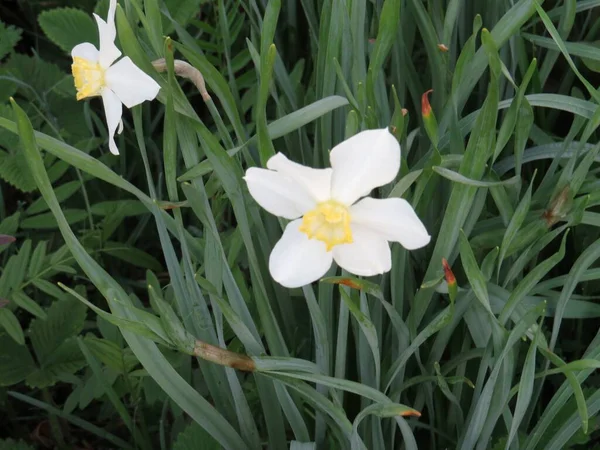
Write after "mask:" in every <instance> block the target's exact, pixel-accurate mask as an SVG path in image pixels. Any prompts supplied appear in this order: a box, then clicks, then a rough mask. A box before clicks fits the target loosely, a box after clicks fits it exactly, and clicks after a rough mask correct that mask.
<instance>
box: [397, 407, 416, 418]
mask: <svg viewBox="0 0 600 450" xmlns="http://www.w3.org/2000/svg"><path fill="white" fill-rule="evenodd" d="M400 415H401V416H402V417H408V416H413V417H421V413H420V412H419V411H417V410H416V409H409V410H406V411H402V412H401V413H400Z"/></svg>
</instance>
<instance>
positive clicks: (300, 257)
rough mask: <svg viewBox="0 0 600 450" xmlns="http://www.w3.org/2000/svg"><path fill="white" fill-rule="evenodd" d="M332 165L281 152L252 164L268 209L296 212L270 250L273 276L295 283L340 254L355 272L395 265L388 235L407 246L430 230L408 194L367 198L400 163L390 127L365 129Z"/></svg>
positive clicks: (249, 178)
mask: <svg viewBox="0 0 600 450" xmlns="http://www.w3.org/2000/svg"><path fill="white" fill-rule="evenodd" d="M330 161H331V168H330V169H312V168H310V167H306V166H303V165H301V164H297V163H294V162H292V161H290V160H288V159H287V158H286V157H285V156H284V155H282V154H281V153H278V154H276V155H275V156H273V157H272V158H271V159H269V161H268V162H267V169H259V168H250V169H248V171H247V172H246V176H245V177H244V179H245V180H246V183H247V184H248V189H249V191H250V194H251V195H252V197H254V199H255V200H256V201H257V202H258V204H259V205H261V206H262V207H263V208H264V209H266V210H267V211H269V212H270V213H271V214H274V215H276V216H280V217H284V218H286V219H291V220H292V222H290V223H289V224H288V225H287V227H286V228H285V231H284V232H283V236H282V237H281V239H280V240H279V242H278V243H277V244H276V245H275V248H274V249H273V251H272V253H271V256H270V258H269V270H270V272H271V275H272V276H273V278H274V279H275V280H276V281H277V282H278V283H280V284H282V285H283V286H286V287H289V288H292V287H300V286H304V285H306V284H309V283H311V282H313V281H315V280H318V279H319V278H321V277H322V276H323V275H324V274H325V273H326V272H327V270H328V269H329V268H330V267H331V264H332V262H333V261H334V260H335V262H336V263H337V264H338V265H339V266H341V267H342V268H344V269H346V270H347V271H348V272H351V273H353V274H355V275H363V276H372V275H377V274H381V273H384V272H387V271H389V270H390V269H391V267H392V257H391V251H390V247H389V244H388V241H393V242H399V243H400V244H402V246H403V247H405V248H406V249H408V250H414V249H417V248H420V247H423V246H425V245H427V243H429V240H430V236H429V234H428V233H427V230H426V229H425V227H424V225H423V223H422V222H421V221H420V220H419V218H418V217H417V215H416V214H415V211H414V210H413V208H412V206H411V205H410V204H409V203H408V202H407V201H406V200H404V199H401V198H388V199H384V200H381V199H374V198H370V197H367V198H364V199H362V200H360V201H359V199H361V197H364V196H366V195H368V194H369V193H370V192H371V191H372V190H373V189H374V188H376V187H379V186H383V185H384V184H387V183H389V182H391V181H392V180H393V179H394V178H395V177H396V175H397V174H398V170H399V169H400V145H399V144H398V141H396V139H395V138H394V136H393V135H392V134H391V133H390V132H389V131H388V130H387V129H380V130H368V131H363V132H361V133H359V134H357V135H355V136H353V137H351V138H350V139H347V140H346V141H344V142H342V143H341V144H339V145H337V146H336V147H334V148H333V150H332V151H331V154H330Z"/></svg>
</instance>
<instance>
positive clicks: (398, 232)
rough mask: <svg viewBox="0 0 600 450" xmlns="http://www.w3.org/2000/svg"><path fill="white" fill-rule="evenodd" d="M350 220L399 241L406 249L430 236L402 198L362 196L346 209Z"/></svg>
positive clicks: (413, 246) (418, 246)
mask: <svg viewBox="0 0 600 450" xmlns="http://www.w3.org/2000/svg"><path fill="white" fill-rule="evenodd" d="M350 215H351V217H352V223H353V224H358V225H361V226H363V227H366V228H368V229H369V230H371V231H373V232H375V233H377V234H379V235H380V236H382V237H384V238H385V239H386V240H388V241H393V242H399V243H400V244H401V245H402V246H403V247H404V248H406V249H407V250H416V249H418V248H421V247H424V246H426V245H427V244H429V242H430V240H431V236H429V234H428V233H427V229H426V228H425V225H423V222H421V220H420V219H419V217H418V216H417V214H416V213H415V210H414V209H413V207H412V206H411V205H410V203H408V202H407V201H406V200H404V199H403V198H388V199H383V200H380V199H375V198H370V197H368V198H365V199H362V200H361V201H359V202H358V203H356V204H355V205H353V206H352V207H351V208H350Z"/></svg>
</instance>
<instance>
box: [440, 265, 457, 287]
mask: <svg viewBox="0 0 600 450" xmlns="http://www.w3.org/2000/svg"><path fill="white" fill-rule="evenodd" d="M442 266H444V276H445V277H446V283H448V285H451V284H456V277H455V276H454V273H453V272H452V269H451V268H450V264H448V261H447V260H446V258H442Z"/></svg>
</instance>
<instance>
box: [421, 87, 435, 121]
mask: <svg viewBox="0 0 600 450" xmlns="http://www.w3.org/2000/svg"><path fill="white" fill-rule="evenodd" d="M432 92H433V89H429V90H428V91H427V92H425V93H424V94H423V95H422V96H421V114H422V115H423V117H429V116H430V115H431V105H430V104H429V94H431V93H432Z"/></svg>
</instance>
